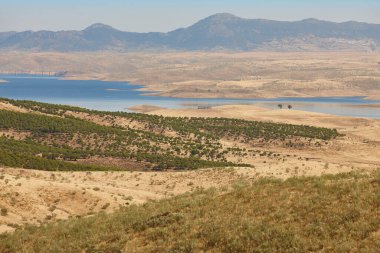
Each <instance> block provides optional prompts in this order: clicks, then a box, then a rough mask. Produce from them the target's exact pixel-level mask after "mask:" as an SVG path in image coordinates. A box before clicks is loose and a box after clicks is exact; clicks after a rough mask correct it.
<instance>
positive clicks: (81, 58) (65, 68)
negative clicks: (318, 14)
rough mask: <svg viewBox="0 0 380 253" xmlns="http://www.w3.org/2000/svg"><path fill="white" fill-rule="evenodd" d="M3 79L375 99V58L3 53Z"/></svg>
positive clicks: (184, 93)
mask: <svg viewBox="0 0 380 253" xmlns="http://www.w3.org/2000/svg"><path fill="white" fill-rule="evenodd" d="M0 56H1V57H0V72H1V73H39V74H41V73H42V72H43V73H44V74H49V72H50V74H54V73H61V74H64V77H65V78H69V79H98V80H112V81H130V82H132V83H134V84H141V85H144V86H145V88H144V90H149V91H157V92H159V95H163V96H173V97H233V98H255V97H280V96H292V97H296V96H302V97H305V96H368V98H370V99H379V98H380V63H379V61H380V53H379V52H372V53H369V52H368V53H366V52H336V53H334V52H303V53H302V52H286V53H285V52H246V53H228V52H225V53H223V52H169V53H153V52H152V53H109V52H102V53H23V52H18V53H16V52H15V53H5V52H1V53H0Z"/></svg>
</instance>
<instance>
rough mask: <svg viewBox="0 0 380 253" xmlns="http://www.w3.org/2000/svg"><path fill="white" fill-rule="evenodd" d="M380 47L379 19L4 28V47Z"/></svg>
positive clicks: (0, 39) (0, 46) (224, 19)
mask: <svg viewBox="0 0 380 253" xmlns="http://www.w3.org/2000/svg"><path fill="white" fill-rule="evenodd" d="M147 49H151V50H238V51H248V50H280V51H292V50H296V51H317V50H367V51H368V50H369V51H374V50H379V49H380V24H368V23H360V22H354V21H350V22H344V23H335V22H328V21H321V20H317V19H306V20H301V21H295V22H282V21H272V20H264V19H243V18H239V17H237V16H234V15H232V14H227V13H222V14H215V15H213V16H210V17H208V18H205V19H203V20H201V21H199V22H197V23H195V24H194V25H192V26H190V27H187V28H180V29H177V30H174V31H171V32H168V33H158V32H157V33H155V32H152V33H132V32H124V31H120V30H117V29H114V28H113V27H111V26H107V25H104V24H94V25H91V26H89V27H88V28H86V29H84V30H82V31H58V32H52V31H37V32H32V31H25V32H5V33H0V50H3V51H10V50H31V51H61V52H80V51H101V50H111V51H138V50H147Z"/></svg>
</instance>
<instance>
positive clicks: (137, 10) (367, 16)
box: [0, 0, 380, 32]
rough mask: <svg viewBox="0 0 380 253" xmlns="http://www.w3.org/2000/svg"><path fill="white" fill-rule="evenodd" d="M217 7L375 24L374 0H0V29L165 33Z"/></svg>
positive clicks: (379, 6)
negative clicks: (98, 27) (96, 26)
mask: <svg viewBox="0 0 380 253" xmlns="http://www.w3.org/2000/svg"><path fill="white" fill-rule="evenodd" d="M220 12H229V13H233V14H235V15H237V16H241V17H245V18H266V19H274V20H301V19H305V18H311V17H312V18H318V19H324V20H331V21H348V20H356V21H364V22H370V23H380V0H59V1H58V0H0V31H23V30H42V29H46V30H71V29H72V30H82V29H84V28H85V27H87V26H89V25H91V24H93V23H98V22H101V23H105V24H108V25H111V26H113V27H115V28H118V29H120V30H124V31H136V32H147V31H161V32H166V31H169V30H173V29H176V28H179V27H186V26H189V25H191V24H192V23H194V22H196V21H198V20H199V19H202V18H204V17H206V16H209V15H212V14H215V13H220Z"/></svg>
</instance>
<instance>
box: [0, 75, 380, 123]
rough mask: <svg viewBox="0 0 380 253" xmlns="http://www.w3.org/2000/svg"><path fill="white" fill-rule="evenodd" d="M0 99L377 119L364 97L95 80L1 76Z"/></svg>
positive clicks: (378, 114) (376, 110)
mask: <svg viewBox="0 0 380 253" xmlns="http://www.w3.org/2000/svg"><path fill="white" fill-rule="evenodd" d="M0 80H5V81H6V82H1V83H0V97H3V98H12V99H22V100H33V101H39V102H47V103H53V104H65V105H73V106H80V107H84V108H88V109H94V110H103V111H128V108H130V107H132V106H136V105H154V106H160V107H166V108H184V107H198V106H207V107H208V106H216V105H223V104H256V105H257V106H260V107H265V108H269V109H278V105H279V104H282V105H283V108H284V109H286V110H287V107H288V105H291V106H292V108H293V110H304V111H310V112H320V113H327V114H333V115H339V116H353V117H368V118H380V107H378V106H375V105H379V104H380V101H374V100H365V99H364V98H363V97H310V98H289V97H286V98H271V99H258V98H252V99H228V98H171V97H160V96H153V95H152V94H149V93H146V92H143V91H139V90H138V89H139V88H142V86H138V85H131V84H129V83H128V82H108V81H107V82H105V81H97V80H62V79H59V78H56V77H42V76H31V75H17V76H12V75H0Z"/></svg>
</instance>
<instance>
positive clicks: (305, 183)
mask: <svg viewBox="0 0 380 253" xmlns="http://www.w3.org/2000/svg"><path fill="white" fill-rule="evenodd" d="M379 248H380V172H379V171H377V172H373V173H372V174H354V173H351V174H340V175H336V176H323V177H311V178H291V179H288V180H286V181H280V180H270V179H261V180H259V181H255V182H254V183H252V184H251V185H249V184H247V183H243V182H241V183H237V184H235V185H234V186H233V187H232V190H229V191H226V190H225V191H223V190H220V191H219V190H215V189H210V190H207V191H204V190H198V191H196V192H193V193H188V194H185V195H182V196H178V197H175V198H172V199H167V200H161V201H157V202H149V203H146V204H145V205H143V206H132V207H128V208H124V209H121V210H119V211H117V212H115V213H113V214H108V215H107V214H104V213H101V214H97V215H95V216H93V217H88V218H76V219H71V220H67V221H61V222H58V223H55V224H49V225H46V226H43V227H39V228H37V227H27V228H25V229H23V230H17V231H16V232H15V233H13V234H8V235H1V236H0V252H8V253H11V252H41V253H44V252H378V249H379Z"/></svg>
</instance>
